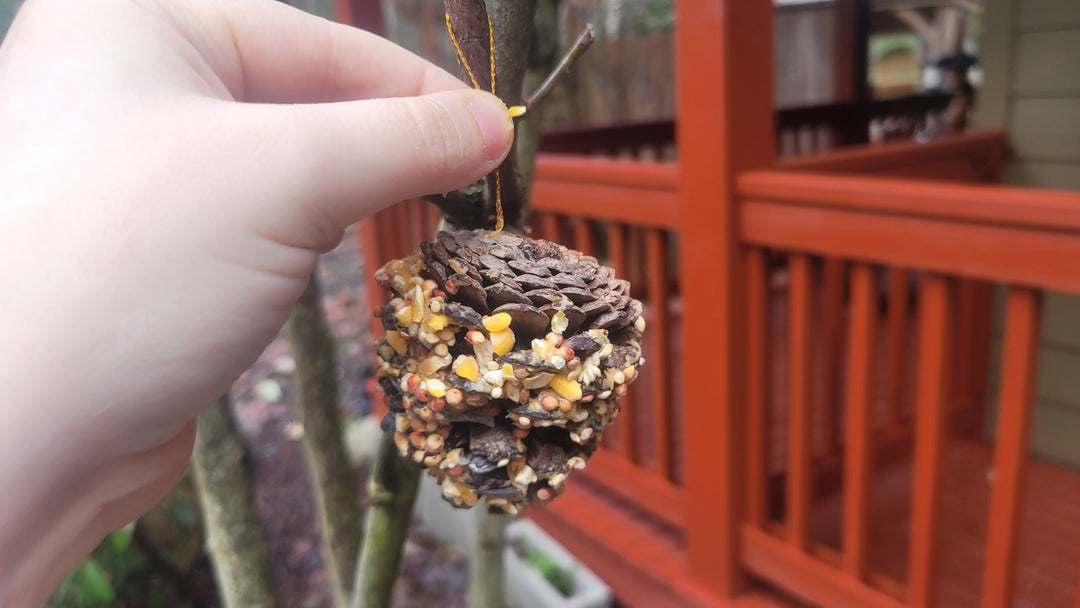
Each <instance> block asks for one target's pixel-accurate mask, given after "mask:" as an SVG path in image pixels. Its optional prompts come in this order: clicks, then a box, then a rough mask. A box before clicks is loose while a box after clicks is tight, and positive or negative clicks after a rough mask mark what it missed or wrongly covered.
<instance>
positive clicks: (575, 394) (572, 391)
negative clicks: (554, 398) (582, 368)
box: [551, 374, 581, 401]
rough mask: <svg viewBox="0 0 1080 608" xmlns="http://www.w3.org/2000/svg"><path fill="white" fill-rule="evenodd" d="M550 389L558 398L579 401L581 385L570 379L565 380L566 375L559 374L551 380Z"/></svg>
mask: <svg viewBox="0 0 1080 608" xmlns="http://www.w3.org/2000/svg"><path fill="white" fill-rule="evenodd" d="M551 388H553V389H555V392H556V393H559V396H561V397H564V398H566V399H569V400H570V401H580V400H581V385H580V384H578V383H577V382H574V381H573V380H571V379H570V378H567V377H566V374H559V375H558V376H555V377H554V378H552V379H551Z"/></svg>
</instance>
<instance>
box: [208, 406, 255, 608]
mask: <svg viewBox="0 0 1080 608" xmlns="http://www.w3.org/2000/svg"><path fill="white" fill-rule="evenodd" d="M198 424H199V434H198V439H196V441H195V452H194V454H193V456H192V465H193V467H194V469H195V481H196V484H197V487H198V490H199V504H200V505H201V507H202V512H203V521H204V522H205V525H206V546H207V551H208V553H209V554H210V561H211V562H212V563H213V566H214V577H215V579H216V580H217V585H218V591H219V592H220V594H221V599H222V601H223V602H224V605H225V606H226V607H227V608H249V607H258V608H263V607H270V606H273V605H274V597H273V592H272V587H271V584H270V565H269V563H268V561H267V555H266V544H265V542H264V540H263V530H262V525H261V523H260V522H259V515H258V513H257V512H256V511H255V499H254V492H253V490H252V485H251V476H250V475H249V473H248V462H249V461H248V454H247V448H246V445H245V444H244V440H243V438H242V437H241V436H240V433H239V432H238V431H237V430H236V427H235V425H234V423H233V419H232V415H231V413H230V412H229V397H228V396H227V395H226V396H223V397H221V398H220V399H218V400H217V401H215V402H214V404H213V405H211V406H210V407H209V408H207V409H206V410H205V411H204V412H203V413H201V414H199V423H198Z"/></svg>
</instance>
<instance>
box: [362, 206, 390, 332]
mask: <svg viewBox="0 0 1080 608" xmlns="http://www.w3.org/2000/svg"><path fill="white" fill-rule="evenodd" d="M357 236H358V238H359V241H360V251H361V252H363V256H364V257H363V260H364V286H365V289H366V292H365V293H366V294H367V301H368V305H369V306H370V307H371V309H372V310H375V309H377V308H379V307H380V306H382V305H384V304H386V302H387V301H388V300H387V294H386V290H385V289H383V288H382V287H380V286H379V284H378V283H376V282H375V271H376V270H378V269H379V268H381V267H382V265H383V263H385V262H387V261H389V260H387V259H384V258H383V257H382V252H381V246H380V245H381V244H380V243H379V230H378V226H377V224H376V219H375V216H368V217H366V218H364V219H363V220H361V221H360V230H359V231H358V235H357ZM373 327H378V324H377V323H375V324H373Z"/></svg>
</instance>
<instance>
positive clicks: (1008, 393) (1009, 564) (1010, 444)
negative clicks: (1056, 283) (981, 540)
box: [982, 287, 1041, 608]
mask: <svg viewBox="0 0 1080 608" xmlns="http://www.w3.org/2000/svg"><path fill="white" fill-rule="evenodd" d="M1040 304H1041V298H1040V292H1038V291H1034V290H1031V289H1026V288H1021V287H1010V288H1009V291H1008V294H1007V295H1006V300H1005V344H1004V347H1003V348H1002V360H1001V400H1000V402H999V405H998V422H997V446H996V447H995V448H994V485H993V491H992V493H991V495H990V523H989V527H988V529H987V534H986V570H985V572H984V573H983V601H982V605H983V608H1007V607H1008V606H1009V605H1010V604H1011V602H1012V591H1013V585H1014V583H1015V581H1016V576H1015V575H1016V568H1015V566H1016V546H1017V538H1018V537H1019V532H1020V530H1019V528H1020V510H1021V507H1022V502H1021V500H1022V497H1023V492H1024V469H1025V466H1026V464H1027V459H1028V438H1029V436H1030V434H1031V412H1032V409H1033V408H1032V398H1033V397H1034V395H1035V364H1036V358H1037V357H1038V353H1039V314H1040V308H1041V306H1040Z"/></svg>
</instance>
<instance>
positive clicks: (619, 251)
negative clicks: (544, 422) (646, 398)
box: [607, 222, 637, 462]
mask: <svg viewBox="0 0 1080 608" xmlns="http://www.w3.org/2000/svg"><path fill="white" fill-rule="evenodd" d="M607 247H608V264H609V265H610V266H611V268H612V270H614V271H615V276H616V277H618V278H620V279H624V278H626V230H625V228H624V227H623V225H622V224H618V223H616V222H610V223H609V224H608V225H607ZM634 392H635V391H634V389H633V386H631V389H630V392H629V393H627V394H626V396H625V397H623V398H622V399H621V400H620V401H619V407H620V408H621V412H620V413H619V426H618V429H619V430H618V434H619V446H618V447H619V453H620V454H622V456H623V457H624V458H626V459H627V460H629V461H630V462H636V460H637V450H636V449H635V445H634V422H635V417H636V416H635V414H634Z"/></svg>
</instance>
